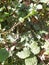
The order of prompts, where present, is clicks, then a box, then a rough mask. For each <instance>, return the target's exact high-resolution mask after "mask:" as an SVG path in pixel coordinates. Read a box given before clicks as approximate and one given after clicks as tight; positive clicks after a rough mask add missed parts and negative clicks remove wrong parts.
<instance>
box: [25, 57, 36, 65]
mask: <svg viewBox="0 0 49 65" xmlns="http://www.w3.org/2000/svg"><path fill="white" fill-rule="evenodd" d="M25 65H37V58H36V57H35V56H34V57H32V58H27V59H25Z"/></svg>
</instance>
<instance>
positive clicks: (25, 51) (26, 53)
mask: <svg viewBox="0 0 49 65" xmlns="http://www.w3.org/2000/svg"><path fill="white" fill-rule="evenodd" d="M16 55H17V56H18V57H19V58H21V59H25V58H27V57H29V56H30V51H29V49H28V48H26V47H25V48H24V49H23V51H21V52H18V53H17V54H16Z"/></svg>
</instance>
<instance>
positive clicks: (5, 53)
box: [0, 48, 9, 62]
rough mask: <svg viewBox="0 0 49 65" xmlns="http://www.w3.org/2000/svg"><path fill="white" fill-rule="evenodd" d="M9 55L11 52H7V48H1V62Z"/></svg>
mask: <svg viewBox="0 0 49 65" xmlns="http://www.w3.org/2000/svg"><path fill="white" fill-rule="evenodd" d="M8 56H9V53H8V52H7V50H6V49H5V48H1V49H0V62H3V61H5V60H6V59H7V58H8Z"/></svg>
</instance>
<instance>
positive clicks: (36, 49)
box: [30, 42, 40, 54]
mask: <svg viewBox="0 0 49 65" xmlns="http://www.w3.org/2000/svg"><path fill="white" fill-rule="evenodd" d="M30 48H31V52H32V53H34V54H38V53H39V52H40V47H39V46H38V44H37V43H36V42H33V43H31V45H30Z"/></svg>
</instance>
